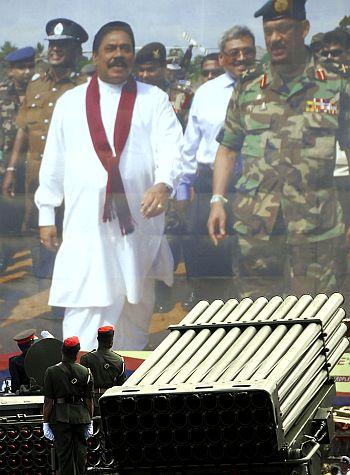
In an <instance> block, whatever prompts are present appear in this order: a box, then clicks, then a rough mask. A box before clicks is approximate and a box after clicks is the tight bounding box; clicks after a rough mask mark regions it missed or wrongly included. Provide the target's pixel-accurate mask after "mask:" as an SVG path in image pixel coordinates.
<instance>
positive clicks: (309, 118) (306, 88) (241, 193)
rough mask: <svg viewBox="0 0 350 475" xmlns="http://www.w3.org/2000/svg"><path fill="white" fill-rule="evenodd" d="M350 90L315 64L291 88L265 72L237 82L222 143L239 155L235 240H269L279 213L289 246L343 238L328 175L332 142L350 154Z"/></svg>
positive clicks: (332, 157) (311, 62)
mask: <svg viewBox="0 0 350 475" xmlns="http://www.w3.org/2000/svg"><path fill="white" fill-rule="evenodd" d="M349 89H350V84H349V82H347V81H346V79H345V78H343V77H342V76H340V75H339V74H336V73H335V72H332V71H329V70H327V69H325V67H324V66H323V65H319V64H317V63H316V60H315V59H314V58H310V59H309V60H308V61H307V64H306V66H305V69H304V71H303V72H302V74H301V75H299V76H297V77H296V78H293V79H292V80H290V81H288V82H283V80H282V79H281V77H280V76H279V75H278V74H277V73H276V72H274V71H272V70H271V68H269V67H267V70H266V73H262V74H261V72H260V73H254V72H251V73H250V75H248V77H247V78H246V79H243V80H242V83H241V85H240V86H239V87H237V88H236V89H235V91H234V93H233V95H232V98H231V101H230V103H229V106H228V110H227V116H226V122H225V127H224V131H223V133H222V134H221V137H219V141H220V143H221V144H223V145H225V146H226V147H229V148H231V149H234V150H237V151H242V155H243V173H242V176H241V178H240V179H239V181H238V183H237V190H238V191H237V196H236V199H235V202H234V206H233V212H234V218H235V225H234V226H235V229H236V231H237V232H239V233H243V234H248V235H253V236H256V237H259V238H261V239H268V238H269V236H270V234H271V233H272V231H273V228H274V224H275V221H276V217H277V214H278V212H279V211H280V210H281V211H282V214H283V218H284V222H285V226H286V230H287V239H288V242H290V243H295V244H297V243H305V242H316V241H320V240H324V239H329V238H332V237H335V236H339V235H341V234H342V233H343V232H344V226H343V223H342V213H341V209H340V205H339V203H338V201H337V198H336V194H335V189H334V186H333V170H334V165H335V143H336V139H338V140H339V143H340V145H341V147H343V148H348V147H350V121H349V119H350V117H349V115H350V97H349V93H350V91H349Z"/></svg>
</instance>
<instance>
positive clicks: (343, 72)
mask: <svg viewBox="0 0 350 475" xmlns="http://www.w3.org/2000/svg"><path fill="white" fill-rule="evenodd" d="M321 68H324V69H325V70H326V71H329V72H331V73H334V74H337V75H339V76H341V77H343V78H350V66H349V65H348V64H344V63H335V62H333V61H330V60H329V59H326V60H324V61H323V62H322V66H321Z"/></svg>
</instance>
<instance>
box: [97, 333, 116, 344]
mask: <svg viewBox="0 0 350 475" xmlns="http://www.w3.org/2000/svg"><path fill="white" fill-rule="evenodd" d="M113 338H114V333H113V334H112V335H111V334H107V333H98V334H97V341H98V342H99V343H102V344H104V345H108V344H109V343H111V342H113Z"/></svg>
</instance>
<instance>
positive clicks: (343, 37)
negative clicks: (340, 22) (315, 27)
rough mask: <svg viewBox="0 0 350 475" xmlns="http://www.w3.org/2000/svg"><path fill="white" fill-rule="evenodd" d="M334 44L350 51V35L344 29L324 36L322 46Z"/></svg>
mask: <svg viewBox="0 0 350 475" xmlns="http://www.w3.org/2000/svg"><path fill="white" fill-rule="evenodd" d="M333 43H337V44H340V45H341V46H342V47H343V48H344V49H346V50H348V49H350V33H349V32H348V31H346V30H344V29H343V28H336V29H335V30H332V31H328V32H327V33H325V34H324V36H323V40H322V46H325V45H330V44H333Z"/></svg>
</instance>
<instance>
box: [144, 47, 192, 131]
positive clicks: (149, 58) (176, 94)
mask: <svg viewBox="0 0 350 475" xmlns="http://www.w3.org/2000/svg"><path fill="white" fill-rule="evenodd" d="M135 67H136V76H137V79H138V80H139V81H141V82H144V83H146V84H151V85H153V86H158V87H160V88H161V89H162V90H163V91H165V92H166V93H167V94H168V96H169V100H170V102H171V104H172V106H173V108H174V110H175V113H176V115H177V118H178V119H179V121H180V123H181V125H182V127H183V129H185V127H186V122H187V118H188V112H189V109H190V106H191V102H192V98H193V92H192V91H191V89H190V87H189V85H188V82H187V81H177V80H174V81H171V82H170V81H168V79H167V63H166V49H165V46H164V45H163V44H162V43H158V42H153V43H148V44H147V45H145V46H143V47H142V48H141V49H140V50H139V51H138V52H137V54H136V57H135Z"/></svg>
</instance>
